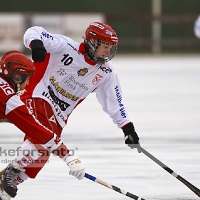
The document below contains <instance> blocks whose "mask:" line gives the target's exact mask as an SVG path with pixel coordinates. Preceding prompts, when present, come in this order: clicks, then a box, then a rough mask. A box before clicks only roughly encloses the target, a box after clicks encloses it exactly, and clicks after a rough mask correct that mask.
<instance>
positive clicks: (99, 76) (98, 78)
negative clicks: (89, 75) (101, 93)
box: [92, 74, 103, 85]
mask: <svg viewBox="0 0 200 200" xmlns="http://www.w3.org/2000/svg"><path fill="white" fill-rule="evenodd" d="M102 78H103V76H101V75H100V74H96V75H95V77H94V78H93V79H92V84H93V85H96V84H97V83H99V81H100V80H101V79H102Z"/></svg>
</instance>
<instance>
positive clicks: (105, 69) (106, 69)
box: [99, 65, 112, 73]
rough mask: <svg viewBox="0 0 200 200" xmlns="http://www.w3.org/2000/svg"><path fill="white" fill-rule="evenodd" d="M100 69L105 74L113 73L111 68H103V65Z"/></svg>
mask: <svg viewBox="0 0 200 200" xmlns="http://www.w3.org/2000/svg"><path fill="white" fill-rule="evenodd" d="M99 69H101V70H102V71H103V72H106V73H111V72H112V69H110V67H103V66H102V65H101V66H100V67H99Z"/></svg>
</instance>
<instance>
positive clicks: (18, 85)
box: [16, 83, 21, 92]
mask: <svg viewBox="0 0 200 200" xmlns="http://www.w3.org/2000/svg"><path fill="white" fill-rule="evenodd" d="M16 86H17V92H19V91H20V90H21V88H20V84H19V83H18V84H17V85H16Z"/></svg>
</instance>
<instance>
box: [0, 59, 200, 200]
mask: <svg viewBox="0 0 200 200" xmlns="http://www.w3.org/2000/svg"><path fill="white" fill-rule="evenodd" d="M113 63H114V64H115V67H116V70H117V71H118V75H119V79H120V81H121V86H122V88H123V100H124V103H125V105H126V109H127V111H128V113H129V117H130V119H131V120H132V121H133V123H134V125H135V128H136V131H137V133H138V135H139V137H140V141H141V145H142V147H143V148H144V149H146V150H147V151H149V152H150V153H151V154H153V155H154V156H155V157H156V158H158V159H159V160H160V161H162V162H163V163H164V164H166V165H167V166H168V167H170V168H171V169H172V170H173V171H175V172H176V173H177V174H179V175H181V176H182V177H183V178H185V179H186V180H188V181H189V182H190V183H192V184H194V185H195V186H196V187H198V188H200V55H174V56H168V55H165V56H142V55H141V56H139V55H138V56H136V55H134V56H116V57H115V58H114V59H113ZM0 132H1V134H0V135H1V136H0V138H1V139H0V141H1V147H2V148H5V149H7V150H8V149H13V148H15V147H16V146H17V145H18V146H19V144H20V143H21V141H22V140H23V133H21V132H20V131H19V130H18V129H17V128H15V127H14V126H13V125H12V124H6V123H1V124H0ZM62 139H63V141H64V142H65V143H66V144H68V147H69V148H70V149H73V150H75V153H76V154H77V155H78V156H79V157H80V158H81V160H82V162H83V163H84V165H85V167H86V172H87V173H89V174H91V175H93V176H95V177H97V178H99V179H101V180H103V181H105V182H107V183H110V184H112V185H115V186H117V187H119V188H121V189H124V190H126V191H128V192H130V193H133V194H135V195H137V196H140V197H142V198H145V199H147V200H148V199H149V200H158V199H160V200H197V199H199V198H198V197H197V196H196V195H195V194H194V193H193V192H192V191H191V190H190V189H188V188H187V187H186V186H185V185H184V184H182V183H181V182H180V181H179V180H177V179H176V178H175V177H173V176H172V175H170V174H169V173H167V172H166V171H165V170H164V169H162V168H161V167H160V166H158V165H157V164H156V163H155V162H153V161H152V160H150V159H149V158H148V157H147V156H145V155H144V154H142V153H141V154H138V153H137V151H136V150H131V149H129V148H128V147H127V146H126V145H125V144H124V141H123V133H122V131H121V130H120V129H118V128H117V127H116V126H115V125H114V124H113V123H112V120H111V119H110V118H109V116H108V115H107V114H106V113H104V112H103V111H102V109H101V106H100V105H99V104H98V102H97V101H96V97H95V94H91V95H90V96H89V97H88V98H87V99H86V100H85V101H84V102H83V103H82V104H81V105H79V106H78V107H77V109H76V110H75V111H74V112H73V114H72V115H71V117H70V118H69V121H68V126H67V127H65V129H64V131H63V134H62ZM0 153H1V166H2V168H3V167H5V166H6V165H7V163H4V162H5V161H6V155H5V153H3V152H1V151H0ZM11 157H12V158H13V156H11ZM8 159H9V158H8ZM68 172H69V169H68V167H67V166H66V165H65V163H64V162H62V161H61V160H59V159H58V158H56V157H54V156H52V157H51V158H50V161H49V162H48V163H47V164H46V166H45V167H44V168H43V170H42V171H41V172H40V173H39V174H38V176H37V178H36V179H34V180H33V179H32V180H31V179H30V180H27V181H26V182H24V183H23V184H21V185H19V190H18V195H17V196H16V197H15V200H27V199H28V200H39V199H41V200H43V199H48V200H55V199H56V200H72V199H73V200H126V199H130V198H129V197H126V196H124V195H122V194H119V193H117V192H115V191H113V190H111V189H108V188H106V187H104V186H101V185H99V184H97V183H94V182H92V181H90V180H88V179H86V178H85V179H83V180H81V181H79V180H77V179H75V178H73V177H71V176H70V175H68Z"/></svg>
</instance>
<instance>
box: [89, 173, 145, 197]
mask: <svg viewBox="0 0 200 200" xmlns="http://www.w3.org/2000/svg"><path fill="white" fill-rule="evenodd" d="M85 178H87V179H89V180H91V181H94V182H96V183H98V184H101V185H103V186H105V187H107V188H110V189H111V190H114V191H115V192H119V193H121V194H123V195H125V196H127V197H130V198H132V199H135V200H145V199H143V198H140V197H138V196H136V195H134V194H132V193H130V192H126V191H125V190H122V189H120V188H118V187H116V186H114V185H111V184H109V183H106V182H105V181H102V180H100V179H98V178H96V177H94V176H92V175H90V174H87V173H85Z"/></svg>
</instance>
